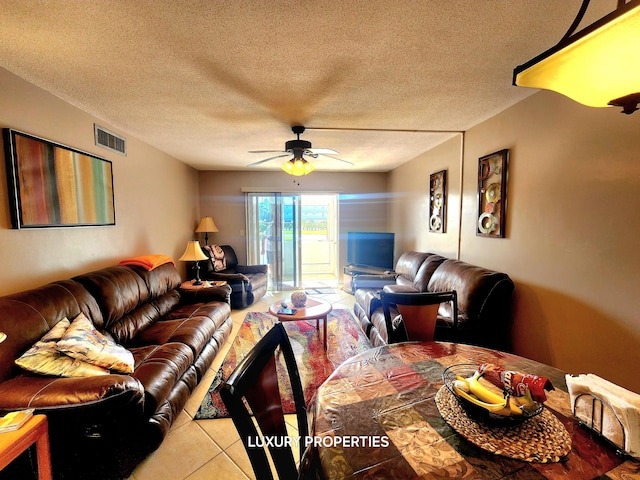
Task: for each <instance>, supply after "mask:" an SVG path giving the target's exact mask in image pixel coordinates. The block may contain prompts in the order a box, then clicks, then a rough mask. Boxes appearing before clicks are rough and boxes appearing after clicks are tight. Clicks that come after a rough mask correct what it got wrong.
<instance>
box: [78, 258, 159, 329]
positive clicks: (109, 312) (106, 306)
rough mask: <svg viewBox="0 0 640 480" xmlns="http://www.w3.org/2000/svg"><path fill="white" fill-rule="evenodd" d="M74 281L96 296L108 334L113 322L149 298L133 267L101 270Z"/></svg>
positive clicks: (115, 267)
mask: <svg viewBox="0 0 640 480" xmlns="http://www.w3.org/2000/svg"><path fill="white" fill-rule="evenodd" d="M138 268H141V267H138ZM156 270H157V269H156ZM156 270H153V271H154V272H155V271H156ZM74 280H75V281H77V282H79V283H81V284H82V285H83V286H84V287H85V288H86V289H87V290H88V291H89V292H90V293H91V295H93V296H94V297H95V299H96V300H97V302H98V305H100V309H101V311H102V317H103V320H104V328H105V329H106V330H108V331H109V330H110V328H111V326H112V325H113V324H114V323H115V322H117V321H119V320H120V319H121V318H122V317H124V316H125V315H126V314H128V313H129V312H131V311H133V310H134V309H136V308H137V307H138V306H140V305H142V304H144V303H145V302H146V301H147V299H148V298H149V289H148V288H147V285H146V283H145V282H144V280H143V279H142V277H140V276H139V275H138V274H136V271H135V270H134V269H133V267H128V266H122V265H118V266H113V267H108V268H103V269H102V270H96V271H94V272H90V273H86V274H84V275H79V276H77V277H74ZM98 327H99V326H98Z"/></svg>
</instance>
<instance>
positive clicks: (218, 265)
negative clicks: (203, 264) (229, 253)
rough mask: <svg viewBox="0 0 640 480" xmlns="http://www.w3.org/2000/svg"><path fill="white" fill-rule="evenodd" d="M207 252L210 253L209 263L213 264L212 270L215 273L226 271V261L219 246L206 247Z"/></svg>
mask: <svg viewBox="0 0 640 480" xmlns="http://www.w3.org/2000/svg"><path fill="white" fill-rule="evenodd" d="M207 248H208V249H209V252H210V253H211V261H212V262H213V269H214V270H215V271H216V272H221V271H223V270H226V269H227V261H226V260H225V258H224V250H222V247H221V246H220V245H207Z"/></svg>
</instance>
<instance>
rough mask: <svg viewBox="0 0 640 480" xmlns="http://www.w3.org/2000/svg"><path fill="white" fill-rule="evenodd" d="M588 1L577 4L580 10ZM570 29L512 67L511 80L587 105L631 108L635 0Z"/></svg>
mask: <svg viewBox="0 0 640 480" xmlns="http://www.w3.org/2000/svg"><path fill="white" fill-rule="evenodd" d="M588 3H589V2H588V1H585V3H584V4H583V9H581V14H582V15H583V14H584V11H585V10H586V7H587V6H588ZM581 14H580V13H579V16H580V15H581ZM580 18H581V16H580ZM576 20H579V19H576ZM577 23H579V22H574V26H575V25H576V24H577ZM571 33H572V32H571V31H570V32H568V34H567V35H565V38H563V40H561V41H560V43H558V45H556V46H555V47H553V48H551V49H549V50H547V51H546V52H544V53H542V54H540V55H538V56H537V57H536V58H534V59H532V60H530V61H529V62H527V63H525V64H523V65H520V66H518V67H516V69H515V70H514V74H513V83H514V85H517V86H520V87H531V88H542V89H546V90H552V91H555V92H558V93H561V94H563V95H565V96H567V97H569V98H571V99H573V100H575V101H576V102H579V103H581V104H583V105H587V106H590V107H607V106H612V105H615V106H621V107H622V108H623V113H627V114H630V113H633V112H634V111H635V110H637V103H638V102H640V1H638V0H632V1H630V2H628V3H626V4H622V5H619V6H618V8H617V9H616V10H615V11H614V12H612V13H610V14H609V15H607V16H605V17H603V18H602V19H600V20H598V21H597V22H595V23H594V24H592V25H590V26H589V27H586V28H585V29H583V30H581V31H580V32H578V33H576V34H573V35H571Z"/></svg>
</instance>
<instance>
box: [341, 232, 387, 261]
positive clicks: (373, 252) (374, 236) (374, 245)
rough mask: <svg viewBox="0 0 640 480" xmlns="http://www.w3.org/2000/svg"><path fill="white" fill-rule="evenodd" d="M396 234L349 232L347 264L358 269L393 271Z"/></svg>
mask: <svg viewBox="0 0 640 480" xmlns="http://www.w3.org/2000/svg"><path fill="white" fill-rule="evenodd" d="M394 241H395V234H393V233H389V232H348V233H347V262H348V263H349V265H354V266H358V267H377V268H381V269H385V270H393V248H394Z"/></svg>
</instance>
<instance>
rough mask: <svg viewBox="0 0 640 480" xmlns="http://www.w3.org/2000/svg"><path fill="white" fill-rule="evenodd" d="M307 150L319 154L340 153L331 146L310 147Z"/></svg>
mask: <svg viewBox="0 0 640 480" xmlns="http://www.w3.org/2000/svg"><path fill="white" fill-rule="evenodd" d="M307 152H310V153H317V154H318V155H326V154H331V155H339V154H340V152H336V151H335V150H331V149H330V148H308V149H307Z"/></svg>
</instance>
